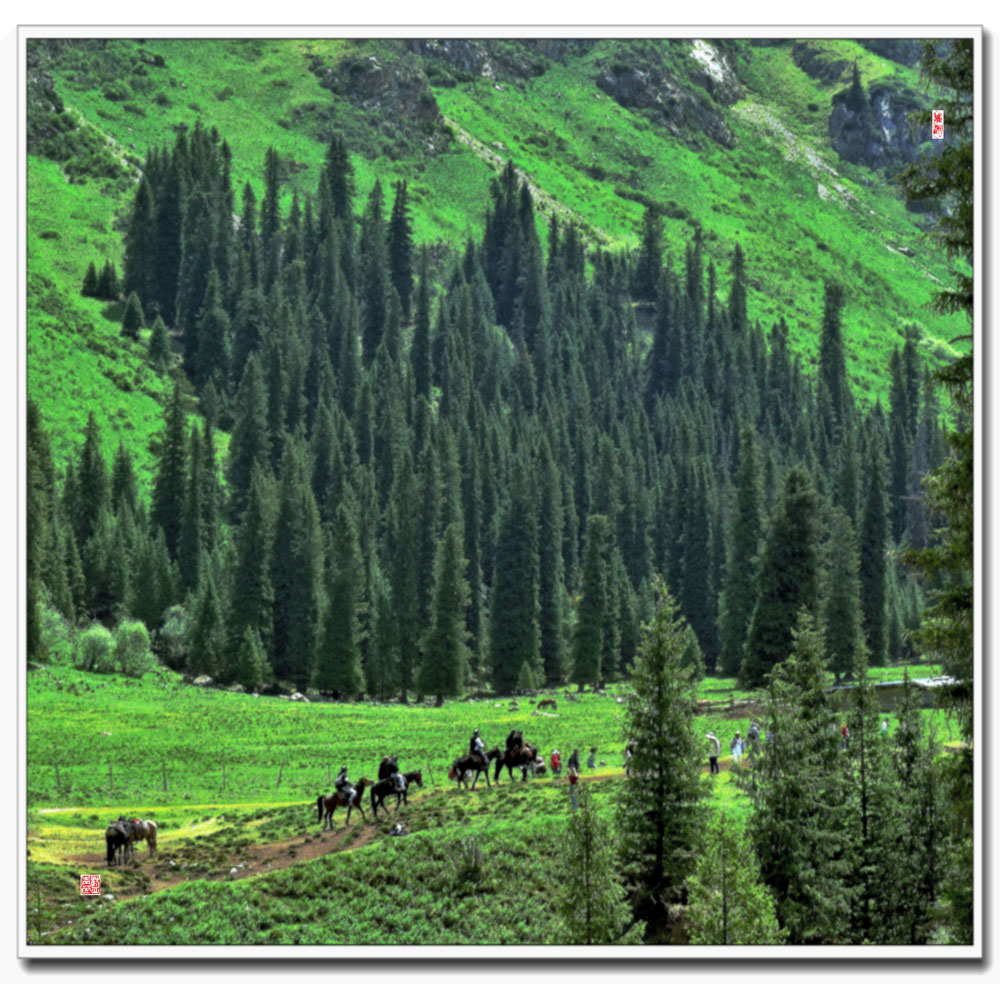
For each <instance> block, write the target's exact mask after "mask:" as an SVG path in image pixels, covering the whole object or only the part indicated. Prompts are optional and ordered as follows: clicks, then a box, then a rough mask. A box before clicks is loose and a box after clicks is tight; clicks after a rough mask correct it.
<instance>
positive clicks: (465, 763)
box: [448, 745, 503, 789]
mask: <svg viewBox="0 0 1000 984" xmlns="http://www.w3.org/2000/svg"><path fill="white" fill-rule="evenodd" d="M502 755H503V753H502V752H501V751H500V749H499V748H498V747H497V746H496V745H494V746H493V747H492V748H491V749H490V750H489V751H488V752H487V753H486V758H485V760H484V759H481V758H480V757H479V756H478V755H461V756H459V757H458V758H457V759H455V761H454V762H452V763H451V768H450V769H449V770H448V775H449V776H451V778H453V779H456V780H457V781H458V785H459V787H460V788H461V785H462V783H463V782H464V781H465V772H466V770H468V771H469V772H472V773H474V775H473V778H472V788H473V789H475V788H476V783H477V782H478V780H479V774H480V773H481V772H482V773H485V774H486V785H487V787H489V785H490V762H492V761H493V760H494V759H500V758H501V757H502Z"/></svg>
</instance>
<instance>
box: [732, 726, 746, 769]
mask: <svg viewBox="0 0 1000 984" xmlns="http://www.w3.org/2000/svg"><path fill="white" fill-rule="evenodd" d="M729 751H731V752H732V753H733V765H739V764H740V760H741V759H742V758H743V739H741V738H740V733H739V732H738V731H737V732H736V734H735V735H733V740H732V741H731V742H730V743H729Z"/></svg>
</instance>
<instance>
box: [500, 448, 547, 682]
mask: <svg viewBox="0 0 1000 984" xmlns="http://www.w3.org/2000/svg"><path fill="white" fill-rule="evenodd" d="M495 550H496V552H495V559H494V563H493V592H492V597H491V599H490V616H491V617H490V658H491V660H492V662H493V686H494V689H495V690H496V691H497V692H498V693H510V692H511V691H512V690H514V689H515V687H516V686H517V680H518V676H519V675H520V672H521V664H522V663H527V664H528V666H529V669H530V670H531V674H532V676H533V677H534V678H536V679H537V678H538V677H540V676H541V673H542V666H541V659H540V655H539V633H538V522H537V514H536V505H535V497H534V495H533V494H532V489H531V488H530V486H529V479H528V473H527V468H526V466H525V465H524V463H523V462H522V461H521V460H520V458H518V459H517V460H515V463H514V467H513V469H512V473H511V481H510V499H509V500H508V502H507V506H506V508H505V509H504V511H503V513H502V515H501V518H500V525H499V530H498V533H497V540H496V548H495Z"/></svg>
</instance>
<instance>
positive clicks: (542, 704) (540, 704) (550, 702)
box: [537, 697, 556, 711]
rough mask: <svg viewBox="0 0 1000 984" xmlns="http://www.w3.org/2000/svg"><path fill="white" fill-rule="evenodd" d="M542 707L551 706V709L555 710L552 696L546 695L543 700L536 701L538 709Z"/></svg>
mask: <svg viewBox="0 0 1000 984" xmlns="http://www.w3.org/2000/svg"><path fill="white" fill-rule="evenodd" d="M543 707H551V708H552V710H556V701H555V698H554V697H546V698H545V700H540V701H539V702H538V708H537V709H538V710H539V711H540V710H541V709H542V708H543Z"/></svg>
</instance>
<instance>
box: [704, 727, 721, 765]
mask: <svg viewBox="0 0 1000 984" xmlns="http://www.w3.org/2000/svg"><path fill="white" fill-rule="evenodd" d="M705 737H706V738H707V739H708V771H709V774H710V775H715V773H717V772H718V771H719V752H721V751H722V742H720V741H719V739H718V738H716V737H715V732H714V731H709V733H708V734H707V735H705Z"/></svg>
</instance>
